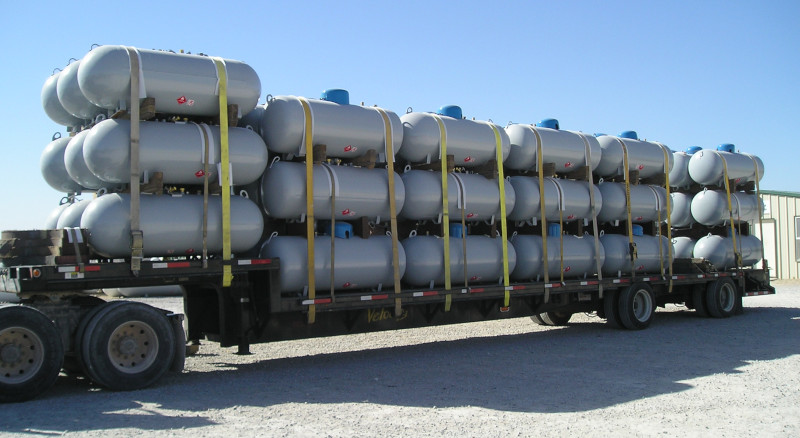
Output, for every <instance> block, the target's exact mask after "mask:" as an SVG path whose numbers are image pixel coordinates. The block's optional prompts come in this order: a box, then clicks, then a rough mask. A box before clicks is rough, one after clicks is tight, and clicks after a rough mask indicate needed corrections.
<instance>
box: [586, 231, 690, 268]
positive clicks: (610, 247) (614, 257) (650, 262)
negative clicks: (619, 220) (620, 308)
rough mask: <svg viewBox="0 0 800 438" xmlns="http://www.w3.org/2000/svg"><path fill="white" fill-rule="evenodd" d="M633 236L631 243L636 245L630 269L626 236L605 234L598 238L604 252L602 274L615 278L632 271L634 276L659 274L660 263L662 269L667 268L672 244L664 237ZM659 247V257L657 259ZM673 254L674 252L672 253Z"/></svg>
mask: <svg viewBox="0 0 800 438" xmlns="http://www.w3.org/2000/svg"><path fill="white" fill-rule="evenodd" d="M660 240H661V244H660V245H659V237H658V236H644V235H634V236H633V243H634V244H636V259H635V260H634V264H633V267H631V258H630V246H629V244H628V236H625V235H622V234H606V235H603V236H601V237H600V243H602V244H603V248H605V250H606V260H605V263H603V274H605V275H611V276H617V275H619V274H630V273H631V272H632V270H635V271H636V274H653V273H659V272H661V262H662V260H663V263H664V267H665V269H666V266H668V264H669V262H670V260H669V251H670V250H669V245H672V243H671V242H670V241H669V239H667V238H666V237H665V236H661V238H660ZM659 246H660V249H661V252H660V254H661V257H659ZM673 254H674V251H673Z"/></svg>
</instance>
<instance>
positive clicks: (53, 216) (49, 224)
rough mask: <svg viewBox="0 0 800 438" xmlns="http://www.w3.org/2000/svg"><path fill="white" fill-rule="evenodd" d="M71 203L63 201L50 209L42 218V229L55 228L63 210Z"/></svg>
mask: <svg viewBox="0 0 800 438" xmlns="http://www.w3.org/2000/svg"><path fill="white" fill-rule="evenodd" d="M70 205H72V203H69V202H65V203H63V204H59V206H58V207H56V208H54V209H52V210H51V211H50V214H48V215H47V217H46V218H45V219H44V224H43V226H42V229H43V230H55V229H56V228H57V225H58V218H60V217H61V214H62V213H64V210H66V209H67V208H69V206H70Z"/></svg>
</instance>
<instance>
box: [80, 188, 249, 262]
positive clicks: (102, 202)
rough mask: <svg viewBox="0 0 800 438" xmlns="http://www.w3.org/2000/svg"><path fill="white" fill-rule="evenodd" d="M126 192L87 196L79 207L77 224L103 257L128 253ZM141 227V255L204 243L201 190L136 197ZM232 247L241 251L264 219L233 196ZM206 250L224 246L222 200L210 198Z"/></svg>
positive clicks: (191, 249) (179, 252)
mask: <svg viewBox="0 0 800 438" xmlns="http://www.w3.org/2000/svg"><path fill="white" fill-rule="evenodd" d="M130 201H131V200H130V195H128V194H119V193H114V194H107V195H103V196H101V197H99V198H97V199H95V200H93V201H92V202H91V204H89V207H87V208H86V210H85V211H84V212H83V217H82V218H81V228H86V229H87V230H89V244H90V245H91V246H92V248H94V250H95V251H96V252H97V253H98V254H100V255H102V256H104V257H110V258H114V257H126V256H130V254H131V247H130V246H131V241H130V240H131V232H130V230H131V227H130V225H131V222H130V204H131V202H130ZM139 201H140V227H141V230H142V232H143V234H144V245H143V246H144V256H145V257H161V256H183V255H189V254H195V253H200V252H201V251H202V249H203V196H200V195H173V196H168V195H149V194H143V195H141V198H140V200H139ZM230 208H231V251H232V252H233V253H242V252H245V251H248V250H249V249H251V248H253V247H254V246H255V245H256V244H257V243H258V241H259V239H260V238H261V233H262V232H263V228H264V219H263V217H262V216H261V211H260V210H259V208H258V206H257V205H256V204H255V203H253V202H252V201H250V200H248V199H246V198H242V197H239V196H231V203H230ZM207 242H208V243H207V247H208V252H209V253H210V254H214V253H220V252H221V251H222V201H221V198H220V197H219V196H210V197H209V199H208V239H207Z"/></svg>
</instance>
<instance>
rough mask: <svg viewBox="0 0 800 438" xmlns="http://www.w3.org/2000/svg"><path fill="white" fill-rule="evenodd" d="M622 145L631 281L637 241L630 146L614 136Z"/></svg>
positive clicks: (634, 276)
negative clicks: (635, 239)
mask: <svg viewBox="0 0 800 438" xmlns="http://www.w3.org/2000/svg"><path fill="white" fill-rule="evenodd" d="M614 138H616V139H617V141H618V142H619V144H620V146H622V167H623V169H622V174H623V175H624V178H625V211H626V212H627V215H628V216H627V217H628V220H627V222H628V251H629V252H630V256H631V281H633V279H634V278H636V263H635V261H636V256H637V254H636V243H634V241H633V222H631V220H632V218H631V172H630V169H629V168H628V166H629V164H628V147H627V146H626V145H625V142H624V141H622V139H621V138H619V137H614Z"/></svg>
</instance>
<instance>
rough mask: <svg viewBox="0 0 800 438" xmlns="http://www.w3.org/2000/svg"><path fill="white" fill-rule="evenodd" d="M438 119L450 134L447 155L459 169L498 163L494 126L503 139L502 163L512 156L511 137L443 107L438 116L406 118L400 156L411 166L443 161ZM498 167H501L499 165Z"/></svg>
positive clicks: (454, 108) (415, 114) (410, 115)
mask: <svg viewBox="0 0 800 438" xmlns="http://www.w3.org/2000/svg"><path fill="white" fill-rule="evenodd" d="M436 117H439V118H441V120H442V123H443V125H444V130H445V131H446V134H447V138H446V141H447V154H448V155H453V156H454V159H455V165H456V167H477V166H480V165H483V164H486V163H487V162H489V161H490V160H493V159H495V157H496V155H497V152H496V149H497V140H496V138H495V133H494V130H493V129H492V126H494V127H495V128H496V129H497V131H498V134H499V135H500V143H501V150H502V156H503V161H504V162H505V160H506V159H507V158H508V155H509V153H510V152H511V145H510V143H509V140H508V134H507V133H506V131H505V129H503V128H502V127H500V126H498V125H496V124H494V123H491V122H483V121H476V120H468V119H464V118H462V113H461V108H459V107H457V106H455V105H448V106H444V107H442V108H441V109H440V110H439V115H436V114H432V113H419V112H411V113H407V114H403V116H401V117H400V121H402V122H403V146H402V147H401V148H400V151H399V152H398V155H399V156H400V157H402V158H403V159H405V160H408V161H409V162H411V163H428V162H433V161H436V160H438V159H439V157H440V152H441V150H440V130H439V123H438V122H437V121H436ZM498 164H499V163H498Z"/></svg>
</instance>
